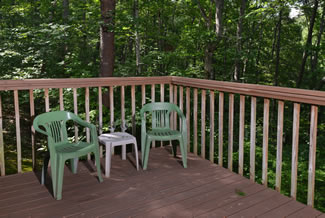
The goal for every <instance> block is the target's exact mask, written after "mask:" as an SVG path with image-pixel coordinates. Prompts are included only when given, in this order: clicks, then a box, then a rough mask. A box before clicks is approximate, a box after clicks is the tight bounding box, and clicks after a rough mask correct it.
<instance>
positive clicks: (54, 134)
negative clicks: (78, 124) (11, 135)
mask: <svg viewBox="0 0 325 218" xmlns="http://www.w3.org/2000/svg"><path fill="white" fill-rule="evenodd" d="M76 117H77V115H75V114H74V113H71V112H67V111H54V112H47V113H44V114H40V115H38V116H37V117H36V118H35V119H34V122H33V127H34V128H35V130H36V131H38V132H40V133H42V134H44V135H47V136H48V145H49V147H50V149H51V146H55V145H57V144H61V143H66V142H68V135H67V127H66V123H67V121H68V120H74V119H76ZM40 126H42V127H43V128H44V130H45V131H44V130H43V129H41V128H40Z"/></svg>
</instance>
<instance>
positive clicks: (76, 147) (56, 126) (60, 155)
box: [33, 111, 103, 200]
mask: <svg viewBox="0 0 325 218" xmlns="http://www.w3.org/2000/svg"><path fill="white" fill-rule="evenodd" d="M69 120H72V121H73V122H75V123H77V124H79V125H81V126H84V127H88V128H89V129H90V135H91V138H90V142H89V143H88V142H83V141H79V142H76V143H71V142H69V141H68V135H67V127H66V123H67V121H69ZM33 126H34V128H35V130H36V131H38V132H40V133H42V134H44V135H46V136H47V140H48V149H49V153H50V163H51V177H52V186H53V195H54V198H56V199H57V200H61V198H62V185H63V173H64V165H65V161H66V160H69V159H70V160H71V161H70V163H71V168H72V169H71V170H72V172H73V173H76V170H75V169H76V167H75V166H74V164H76V163H74V162H75V161H74V160H75V159H76V158H78V157H80V156H84V155H86V154H88V153H90V152H93V153H94V156H95V162H96V167H97V174H98V179H99V182H102V181H103V178H102V176H101V171H100V157H99V145H98V139H97V131H96V127H95V126H94V125H93V124H90V123H88V122H85V121H83V120H82V119H81V118H80V117H78V116H77V115H75V114H74V113H71V112H67V111H54V112H47V113H44V114H40V115H38V116H37V117H36V118H35V119H34V122H33ZM40 126H42V127H43V129H44V130H43V129H41V128H40ZM44 165H45V166H47V163H45V164H44ZM43 169H44V167H43ZM45 170H47V167H46V168H45ZM43 176H44V175H42V177H43Z"/></svg>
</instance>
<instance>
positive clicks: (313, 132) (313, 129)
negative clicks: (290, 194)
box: [307, 105, 318, 207]
mask: <svg viewBox="0 0 325 218" xmlns="http://www.w3.org/2000/svg"><path fill="white" fill-rule="evenodd" d="M317 120H318V107H317V106H314V105H313V106H311V116H310V134H309V137H310V139H309V165H308V194H307V204H308V205H309V206H312V207H314V195H315V170H316V169H315V163H316V145H317Z"/></svg>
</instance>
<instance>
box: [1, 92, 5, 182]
mask: <svg viewBox="0 0 325 218" xmlns="http://www.w3.org/2000/svg"><path fill="white" fill-rule="evenodd" d="M2 125H3V124H2V98H1V94H0V172H1V176H5V175H6V166H5V153H4V143H3V126H2Z"/></svg>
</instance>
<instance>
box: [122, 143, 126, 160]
mask: <svg viewBox="0 0 325 218" xmlns="http://www.w3.org/2000/svg"><path fill="white" fill-rule="evenodd" d="M122 160H126V144H123V145H122Z"/></svg>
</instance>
